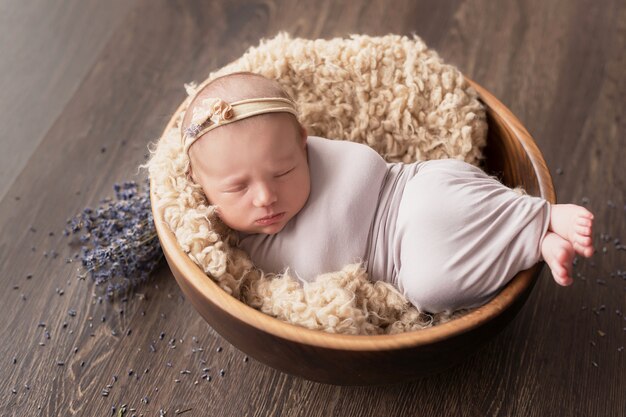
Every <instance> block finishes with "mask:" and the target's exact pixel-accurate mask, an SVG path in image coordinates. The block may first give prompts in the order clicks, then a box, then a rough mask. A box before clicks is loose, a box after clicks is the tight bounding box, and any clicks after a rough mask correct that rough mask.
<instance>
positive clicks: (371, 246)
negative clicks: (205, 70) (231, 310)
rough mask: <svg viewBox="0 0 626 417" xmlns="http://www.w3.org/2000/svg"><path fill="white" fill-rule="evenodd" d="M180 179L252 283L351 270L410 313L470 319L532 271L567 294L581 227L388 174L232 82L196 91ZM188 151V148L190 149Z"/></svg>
mask: <svg viewBox="0 0 626 417" xmlns="http://www.w3.org/2000/svg"><path fill="white" fill-rule="evenodd" d="M181 132H182V134H183V140H184V146H185V152H188V154H189V159H190V168H189V175H190V176H191V178H192V179H193V181H195V182H196V183H197V184H199V185H201V187H202V189H203V191H204V193H205V195H206V197H207V199H208V201H209V203H210V204H212V205H215V206H216V213H217V215H218V216H219V217H220V219H221V220H222V221H223V222H224V223H225V224H226V225H227V226H229V227H230V228H231V229H233V230H235V231H236V232H237V234H238V237H239V247H240V248H241V249H243V250H245V251H246V252H247V253H248V254H249V255H250V257H251V259H252V261H253V263H254V264H255V265H256V266H257V267H259V268H260V269H262V270H263V271H265V272H273V273H282V272H284V271H285V269H287V268H289V269H290V271H291V272H292V273H293V275H294V276H296V277H297V278H298V279H300V280H301V281H302V282H306V281H313V280H314V279H315V277H316V276H317V275H319V274H322V273H327V272H332V271H339V270H341V269H342V268H343V267H344V266H345V265H347V264H350V263H355V262H363V264H364V266H365V267H366V270H367V272H368V276H369V277H370V279H371V280H383V281H386V282H390V283H392V284H393V285H394V286H396V288H398V289H399V291H400V292H402V293H403V294H404V296H405V297H406V298H407V299H408V300H409V301H410V302H411V303H412V304H413V305H415V306H416V308H418V309H419V310H420V311H427V312H430V313H438V312H441V311H448V312H451V311H455V310H458V309H460V308H472V307H477V306H480V305H482V304H484V303H486V302H488V301H489V300H490V299H491V298H493V297H494V296H495V295H496V294H497V293H498V292H499V290H500V289H501V288H502V287H504V286H505V285H506V284H507V283H508V282H509V280H510V279H511V278H512V277H513V276H514V275H515V274H516V273H517V272H519V271H520V270H523V269H527V268H529V267H531V266H532V265H534V264H536V263H537V262H539V261H545V262H546V263H547V264H548V266H549V267H550V269H551V271H552V274H553V277H554V279H555V281H556V282H557V283H559V284H560V285H570V284H571V283H572V262H573V258H574V256H575V254H579V255H581V256H585V257H590V256H591V255H592V254H593V247H592V242H591V234H592V222H593V215H592V213H590V212H589V211H588V210H587V209H585V208H584V207H580V206H577V205H573V204H554V205H553V204H550V203H549V202H547V201H546V200H544V199H542V198H539V197H533V196H528V195H522V194H519V193H517V192H515V191H513V190H511V189H510V188H508V187H506V186H504V185H503V184H501V183H500V182H499V181H497V180H496V179H494V178H493V177H490V176H488V175H487V174H486V173H485V172H483V171H482V170H481V169H479V168H478V167H475V166H473V165H471V164H468V163H466V162H464V161H461V160H456V159H441V160H429V161H417V162H414V163H410V164H405V163H387V162H385V160H384V159H383V158H382V157H381V156H380V155H379V154H378V153H377V152H376V151H374V150H373V149H371V148H370V147H368V146H366V145H363V144H359V143H355V142H349V141H341V140H331V139H326V138H322V137H316V136H307V132H306V130H305V128H303V127H302V126H301V125H300V123H299V122H298V118H297V110H296V108H295V104H294V103H293V101H292V100H291V98H290V97H289V96H288V95H287V94H286V93H285V92H284V91H283V90H282V89H281V87H280V85H279V84H278V83H277V82H276V81H273V80H269V79H267V78H265V77H263V76H261V75H257V74H253V73H245V72H244V73H234V74H228V75H226V76H223V77H220V78H216V79H215V80H213V81H211V82H208V83H206V84H205V85H203V86H201V87H200V88H198V90H197V92H196V93H195V96H194V97H193V99H192V101H191V102H190V103H189V106H188V109H187V111H186V113H185V115H184V117H183V120H182V123H181ZM192 145H193V146H192Z"/></svg>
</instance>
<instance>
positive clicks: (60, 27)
mask: <svg viewBox="0 0 626 417" xmlns="http://www.w3.org/2000/svg"><path fill="white" fill-rule="evenodd" d="M57 3H58V2H57ZM55 6H57V5H55V4H54V3H51V2H50V1H46V0H37V1H28V2H22V1H15V0H10V1H3V2H2V3H1V4H0V39H2V41H1V42H0V74H2V76H1V77H0V91H2V96H0V126H3V139H1V140H0V198H2V197H3V196H4V195H5V193H6V192H7V191H8V189H9V187H10V185H11V183H12V182H13V180H14V179H15V178H16V177H17V175H18V174H19V173H20V171H21V170H22V168H23V167H24V166H25V164H26V162H27V161H28V158H29V157H30V155H31V154H32V153H33V151H34V150H35V148H36V147H37V145H39V143H40V142H41V140H42V139H43V137H44V136H45V134H46V132H47V131H48V129H50V126H51V125H52V123H54V120H55V119H56V118H57V117H58V116H59V114H61V112H62V111H63V108H64V107H65V104H66V103H67V101H68V100H69V99H70V98H71V97H72V95H73V94H74V92H75V91H76V89H77V88H78V87H79V85H80V83H81V81H82V79H83V77H84V76H85V74H86V73H87V72H88V71H89V70H90V69H91V67H92V65H93V63H94V61H95V59H96V58H97V57H98V54H99V53H100V51H101V49H102V47H103V46H104V45H105V44H106V41H107V40H108V39H109V36H110V35H111V33H113V32H114V31H115V29H116V28H117V26H118V23H119V22H120V21H121V19H122V18H123V17H124V16H126V14H127V13H128V10H129V9H130V8H131V7H132V6H133V2H129V1H122V0H116V1H109V2H106V3H105V2H99V1H93V0H91V1H84V0H80V1H77V0H71V1H64V2H63V4H62V5H60V4H59V5H58V6H62V7H55Z"/></svg>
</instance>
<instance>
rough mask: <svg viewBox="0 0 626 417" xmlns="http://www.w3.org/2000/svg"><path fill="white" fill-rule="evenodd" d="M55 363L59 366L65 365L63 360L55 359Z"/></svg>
mask: <svg viewBox="0 0 626 417" xmlns="http://www.w3.org/2000/svg"><path fill="white" fill-rule="evenodd" d="M57 365H59V366H64V365H65V362H62V361H57Z"/></svg>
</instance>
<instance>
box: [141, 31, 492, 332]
mask: <svg viewBox="0 0 626 417" xmlns="http://www.w3.org/2000/svg"><path fill="white" fill-rule="evenodd" d="M235 71H252V72H256V73H260V74H263V75H265V76H266V77H269V78H274V79H276V80H278V81H279V82H280V83H281V85H282V86H283V87H284V88H285V90H286V91H287V92H288V93H289V94H290V95H291V96H292V97H293V98H294V99H295V100H296V102H297V104H298V107H299V111H300V121H301V122H302V123H303V124H304V125H305V126H306V127H307V129H308V131H309V134H310V135H317V136H323V137H329V138H335V139H343V140H350V141H355V142H360V143H364V144H367V145H369V146H370V147H371V148H373V149H374V150H376V151H377V152H378V153H379V154H380V155H382V156H383V157H384V158H385V160H387V161H389V162H392V161H394V162H395V161H403V162H413V161H415V160H424V159H438V158H448V157H451V158H457V159H463V160H465V161H466V162H469V163H473V164H477V163H478V162H479V160H480V158H481V157H482V153H481V152H482V148H483V146H484V145H485V142H486V134H487V123H486V114H485V109H484V106H483V104H482V103H480V102H479V101H478V99H477V97H478V95H477V93H476V91H475V90H474V89H473V88H471V87H470V86H469V84H468V83H467V82H466V81H465V79H464V78H463V75H462V74H461V72H460V71H459V70H458V69H456V68H455V67H453V66H450V65H447V64H444V63H443V61H442V59H441V58H440V57H439V56H438V55H437V53H436V52H435V51H433V50H430V49H428V48H427V46H426V45H425V44H424V42H423V41H422V40H421V39H420V38H419V37H417V36H415V35H414V36H413V38H412V39H411V38H408V37H406V36H397V35H387V36H382V37H371V36H357V35H352V36H350V37H349V38H335V39H330V40H322V39H318V40H307V39H300V38H294V39H292V38H290V36H289V35H287V34H285V33H279V34H278V35H277V36H276V37H275V38H273V39H269V40H262V41H261V42H260V45H259V46H257V47H252V48H250V49H249V50H248V51H247V52H246V53H245V54H244V55H243V56H242V57H241V58H239V59H237V60H236V61H234V62H232V63H231V64H229V65H227V66H225V67H224V68H222V69H220V70H218V71H216V72H212V73H210V74H209V78H211V79H212V78H215V77H217V76H219V75H223V74H225V73H229V72H235ZM198 84H199V83H190V84H185V88H186V91H187V94H188V95H190V94H192V93H193V92H194V91H195V88H196V87H197V85H198ZM189 99H190V97H189V96H188V97H187V99H186V103H187V104H188V102H189ZM176 117H177V124H178V123H180V119H181V117H182V112H181V113H180V114H178V115H176ZM150 153H151V157H150V159H149V161H148V162H147V163H146V164H145V165H143V166H142V167H144V168H145V167H147V168H148V170H149V175H150V177H151V179H152V184H153V187H154V193H155V195H156V196H157V202H156V205H157V207H156V208H157V209H158V210H161V211H162V213H163V217H164V219H165V221H166V223H167V224H168V225H169V227H170V228H171V230H172V231H173V233H174V234H175V236H176V238H177V240H178V242H179V243H180V246H181V247H182V249H183V250H184V251H185V252H186V253H187V254H188V256H189V257H190V259H192V260H193V261H194V262H195V263H196V264H197V265H198V266H199V267H200V268H202V270H203V271H204V272H205V273H206V274H207V275H208V277H210V279H213V280H215V281H216V282H217V283H218V284H219V286H220V287H221V288H222V289H223V290H224V291H226V292H227V293H229V294H231V295H232V296H233V297H236V298H237V299H239V300H241V301H242V302H244V303H246V304H248V305H250V306H252V307H254V308H256V309H258V310H260V311H262V312H264V313H266V314H269V315H271V316H273V317H276V318H277V319H279V320H282V321H286V322H289V323H292V324H295V325H299V326H304V327H307V328H310V329H317V330H322V331H326V332H333V333H344V334H385V333H386V334H391V333H399V332H406V331H412V330H418V329H423V328H426V327H430V326H433V325H436V324H439V323H442V322H445V321H449V320H451V319H454V318H456V317H458V316H460V315H463V314H465V313H467V312H468V310H459V311H456V312H454V313H453V314H452V315H445V314H444V313H441V314H437V315H434V316H432V315H429V314H425V313H421V312H418V311H417V310H416V309H415V307H413V306H412V305H411V304H410V303H409V302H408V301H407V300H406V299H405V298H404V296H403V295H402V294H401V293H400V292H399V291H398V290H397V289H396V288H394V287H393V286H392V285H391V284H388V283H384V282H380V281H379V282H375V283H374V282H370V281H369V280H368V277H367V273H366V272H365V270H364V269H363V266H362V265H361V264H351V265H346V266H345V267H344V268H343V269H342V270H340V271H335V272H332V273H328V274H323V275H320V276H318V277H317V279H316V281H315V282H312V283H307V284H304V286H301V284H300V283H299V282H298V280H297V279H295V278H294V277H293V276H291V275H290V273H289V270H288V271H286V272H285V274H281V275H274V274H266V273H264V272H263V271H260V270H258V269H257V268H255V267H254V265H253V264H252V263H251V261H250V259H249V257H248V255H247V254H246V253H245V252H244V251H242V250H240V249H238V248H237V247H236V238H235V234H234V233H233V231H232V230H230V229H229V228H228V227H227V226H225V225H224V224H223V223H222V222H221V221H220V220H219V218H218V217H217V216H216V214H215V213H214V211H213V207H212V206H211V205H209V203H208V202H207V199H206V197H205V196H204V193H203V191H202V189H201V187H200V186H199V185H198V184H195V183H194V182H193V181H192V180H191V178H190V176H189V175H188V169H189V159H188V157H187V155H186V154H185V153H184V152H183V148H182V144H181V141H180V137H179V132H178V125H177V126H176V127H175V128H172V129H169V130H167V131H165V132H164V134H163V136H162V137H160V138H159V139H158V141H157V143H156V146H155V147H154V149H150Z"/></svg>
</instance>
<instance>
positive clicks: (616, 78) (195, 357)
mask: <svg viewBox="0 0 626 417" xmlns="http://www.w3.org/2000/svg"><path fill="white" fill-rule="evenodd" d="M444 3H445V4H444ZM41 13H47V11H46V10H42V11H41ZM87 17H89V16H87ZM87 17H86V18H87ZM67 30H70V28H68V29H67ZM278 30H286V31H288V32H290V33H292V34H294V35H297V36H303V37H310V38H314V37H322V38H330V37H333V36H343V35H348V34H350V33H367V34H371V35H380V34H386V33H399V34H410V33H416V34H418V35H419V36H420V37H422V39H423V40H424V41H425V42H426V44H427V45H428V46H429V47H431V48H433V49H435V50H437V51H438V53H439V54H440V56H442V57H443V58H444V60H445V61H446V62H448V63H452V64H454V65H457V66H458V67H459V68H460V69H461V71H463V72H464V73H466V74H468V75H469V76H470V77H471V78H472V79H474V80H475V81H477V82H478V83H479V84H480V85H482V86H484V87H485V88H486V89H487V90H489V91H490V92H491V93H493V94H494V95H495V96H496V97H497V98H498V99H500V101H502V102H503V103H504V104H505V105H506V106H507V107H509V108H510V109H511V110H512V112H513V113H514V114H515V115H516V116H517V117H518V118H519V119H520V121H521V122H522V124H523V125H524V126H525V127H526V128H527V129H528V131H529V132H530V134H531V135H532V136H533V138H535V140H536V142H537V144H538V146H539V148H540V149H541V151H542V153H543V155H544V157H545V159H546V162H547V165H548V168H549V169H550V171H551V173H552V175H553V178H554V183H555V187H556V192H557V196H558V200H559V202H576V203H579V204H580V203H581V202H582V199H583V197H584V198H587V199H588V203H586V204H587V206H588V207H589V208H590V209H591V210H592V211H593V212H594V214H595V215H596V227H595V230H594V244H595V245H596V247H597V249H598V253H596V254H595V255H594V257H593V258H592V259H591V260H590V261H583V260H580V261H579V262H578V264H577V266H576V269H575V273H577V274H580V276H577V277H575V283H574V285H572V286H571V287H566V288H564V287H560V286H558V285H557V284H556V283H555V282H554V281H553V280H552V277H551V276H550V274H549V271H548V270H547V269H545V270H544V273H543V274H542V276H541V277H540V279H539V281H538V282H537V285H536V286H535V288H534V289H533V292H532V293H531V295H530V297H529V299H528V301H527V303H526V304H525V306H524V308H523V309H522V311H520V313H519V315H518V316H517V318H516V319H515V320H514V321H513V322H512V323H511V324H510V325H509V326H508V327H507V328H506V329H505V330H504V331H503V332H502V333H501V334H500V335H499V336H498V337H497V338H496V339H495V340H493V341H492V342H490V343H488V344H487V345H486V346H485V347H484V348H483V349H481V350H480V351H479V352H478V353H477V354H475V355H474V356H472V358H471V359H470V360H468V361H466V362H465V363H463V364H462V365H460V366H458V367H455V368H453V369H450V370H449V371H446V372H444V373H442V374H439V375H435V376H433V377H431V378H428V379H426V380H421V381H417V382H414V383H409V384H396V385H389V386H383V387H368V388H365V387H335V386H330V385H323V384H317V383H312V382H308V381H305V380H302V379H298V378H294V377H291V376H288V375H286V374H283V373H280V372H277V371H274V370H272V369H271V368H268V367H266V366H264V365H262V364H260V363H259V362H256V361H255V360H253V359H250V360H249V361H248V362H244V360H243V359H244V355H243V354H242V353H241V352H239V351H238V350H237V349H236V348H234V347H233V346H232V345H230V344H228V343H227V342H225V341H224V340H223V339H222V338H221V337H220V336H219V335H217V334H216V333H215V332H214V331H213V330H212V329H211V328H210V327H209V326H208V325H207V324H206V323H205V322H204V321H203V320H202V318H201V317H200V316H199V315H198V314H197V313H196V312H195V310H194V309H193V308H192V307H191V305H190V304H189V302H188V301H187V300H184V299H183V297H182V294H181V292H180V290H179V289H178V286H177V285H176V283H175V282H174V280H173V279H172V275H171V272H170V271H169V270H168V269H167V268H166V267H165V266H164V267H163V268H161V269H160V270H159V272H158V274H156V276H155V277H154V281H153V283H152V284H151V285H148V286H146V287H145V288H144V289H143V290H142V292H143V293H145V294H146V297H147V298H146V299H143V300H140V299H139V298H136V299H133V300H129V301H128V302H126V303H119V304H118V305H108V304H106V302H103V303H102V304H99V303H98V302H97V298H95V297H92V292H93V290H94V288H93V284H92V283H91V282H89V281H81V280H78V279H77V278H76V276H77V273H76V271H75V269H76V265H75V264H66V263H65V262H64V258H65V257H66V256H70V254H71V253H72V252H71V251H70V249H69V248H68V247H67V246H66V243H65V242H66V241H65V239H64V238H63V236H62V235H61V230H62V228H63V226H64V225H65V220H66V218H68V217H70V216H71V215H73V214H74V213H77V212H78V211H80V210H81V209H82V208H83V207H85V206H92V207H94V206H97V204H98V201H99V200H100V199H101V198H103V197H105V196H110V195H112V185H113V183H115V182H120V181H123V180H128V179H139V178H141V177H142V176H143V175H144V174H141V175H137V174H136V168H137V165H138V164H139V163H141V162H143V160H144V154H145V153H146V146H147V144H148V143H149V142H150V141H153V140H155V139H156V138H157V136H158V135H159V134H160V132H161V130H162V128H163V126H165V124H166V123H167V121H168V120H169V116H170V115H171V114H172V112H173V111H174V110H175V109H176V106H177V105H178V104H179V103H180V102H181V101H182V99H183V98H184V96H185V92H184V89H183V83H185V82H189V81H191V80H201V79H204V78H205V77H206V76H207V75H208V73H209V72H210V71H211V70H213V69H215V68H218V67H219V66H221V65H223V64H225V63H227V62H230V61H231V60H232V59H234V58H236V57H238V56H240V55H241V54H242V53H243V52H244V51H245V49H246V48H247V47H248V46H250V45H254V44H257V43H258V41H259V39H260V38H262V37H272V36H274V35H275V34H276V32H277V31H278ZM50 36H53V34H50ZM624 51H626V4H624V2H623V1H622V2H620V1H617V0H607V1H605V2H602V3H601V4H600V3H598V2H591V1H583V0H576V1H565V0H555V1H552V2H541V1H538V0H525V1H522V2H507V3H506V4H505V3H504V2H489V1H485V0H473V1H466V2H437V3H434V2H428V1H419V2H412V1H408V0H407V1H397V2H393V3H390V2H382V1H379V2H366V1H354V2H350V3H349V4H347V3H345V2H330V1H321V2H315V3H307V4H305V5H297V4H296V3H295V2H287V1H285V2H278V1H253V2H243V1H228V2H227V1H215V2H200V1H197V2H193V1H192V2H169V1H147V0H138V1H137V2H136V4H135V5H134V7H133V8H132V9H130V10H129V12H128V13H127V16H126V18H125V20H123V21H122V22H121V23H120V24H119V26H117V27H116V28H115V30H114V32H113V33H112V35H111V37H110V39H109V40H108V41H107V42H106V45H105V47H104V48H103V49H102V50H101V51H100V52H99V53H98V54H97V58H96V60H95V61H94V63H93V65H92V66H91V69H90V71H89V72H88V73H87V74H86V76H85V77H84V79H83V80H82V82H81V83H80V85H79V86H78V88H77V89H76V91H75V92H74V93H73V95H72V96H71V98H70V99H69V101H67V103H66V105H65V107H63V109H62V111H61V112H60V113H59V116H58V118H57V119H56V121H55V122H54V123H53V124H52V125H51V126H50V128H49V129H48V131H47V133H46V134H45V136H44V138H43V139H42V140H41V143H40V144H39V146H38V147H37V148H36V149H34V150H33V152H32V155H31V156H30V158H29V159H28V163H27V164H26V166H25V167H24V169H23V170H22V171H21V172H20V173H19V175H18V176H17V177H16V179H15V181H14V182H13V183H12V185H11V186H10V188H9V189H8V191H7V193H6V195H5V197H4V199H3V200H2V201H1V202H0V268H1V269H0V277H1V278H0V280H1V281H0V282H1V283H2V289H3V291H0V312H1V314H0V317H1V318H0V331H1V332H2V336H3V339H2V343H1V344H0V375H1V376H2V378H1V380H0V392H1V393H2V394H3V395H2V396H0V415H2V416H5V415H6V416H10V415H88V416H92V415H111V407H112V406H115V407H117V408H118V409H119V407H120V405H122V404H124V403H126V404H128V405H129V406H130V407H134V408H136V409H137V412H136V413H137V415H140V414H144V415H146V416H148V415H159V410H160V409H163V410H166V411H167V416H171V415H175V411H176V410H177V409H179V410H185V409H187V408H192V410H191V411H188V412H186V413H185V414H182V415H183V416H185V417H187V416H196V415H197V416H201V415H209V414H210V415H215V416H230V415H237V416H240V415H250V416H253V415H263V416H275V415H276V416H277V415H281V416H300V415H307V416H309V415H310V416H326V415H330V414H333V415H346V416H357V415H374V416H376V415H412V416H414V415H441V414H443V415H455V416H513V415H523V416H542V417H543V416H546V415H566V416H602V417H603V416H622V415H623V410H624V409H626V397H625V396H624V395H623V394H624V392H625V391H626V359H625V355H626V351H625V350H624V349H623V348H622V350H619V348H620V347H623V346H624V345H626V343H625V335H626V331H625V330H624V328H625V327H626V320H624V315H623V313H624V311H626V306H625V304H626V300H625V294H626V291H625V287H626V281H624V279H623V278H622V277H620V276H618V273H617V272H618V271H624V270H626V262H625V260H626V252H625V251H623V250H618V249H616V247H615V246H616V245H615V243H614V242H615V241H614V239H622V240H624V239H626V223H625V220H626V219H625V217H626V211H625V210H624V206H625V205H626V195H625V190H626V187H625V184H624V179H625V178H624V168H623V167H624V163H623V161H624V160H625V157H626V155H625V153H626V150H625V149H626V147H625V146H624V145H625V144H626V142H625V140H624V137H623V132H624V128H625V122H624V120H625V116H626V114H625V113H626V111H625V106H624V100H623V97H624V96H625V94H626V81H625V79H624V77H623V74H624V69H625V68H626V63H625V58H626V53H625V52H624ZM41 71H42V72H45V71H46V68H42V69H41ZM29 93H30V94H34V93H35V92H34V91H31V92H29ZM2 99H4V98H0V100H2ZM23 117H24V118H23V119H22V120H21V121H20V123H29V122H30V119H28V117H27V116H26V115H24V116H23ZM5 140H6V139H5ZM122 140H126V144H124V145H123V144H122ZM103 146H104V147H106V150H105V152H101V148H102V147H103ZM557 169H559V171H558V172H561V171H560V170H562V174H561V175H559V174H558V173H557ZM78 191H80V194H77V192H78ZM16 197H20V199H19V200H17V199H16ZM30 225H33V226H35V228H36V230H37V231H36V232H31V231H29V226H30ZM49 231H54V232H55V234H54V235H53V236H49V235H48V232H49ZM607 235H608V236H609V237H608V238H607ZM33 246H34V247H35V251H34V252H32V251H31V248H32V247H33ZM604 247H606V252H604V251H603V248H604ZM51 249H55V250H56V251H57V252H59V256H58V257H57V258H56V259H52V258H51V257H48V258H46V257H44V256H43V252H44V251H50V250H51ZM27 274H33V277H32V278H31V279H26V275H27ZM611 274H612V275H611ZM598 280H600V281H598ZM14 286H18V287H19V288H18V289H17V290H13V287H14ZM157 286H158V288H157ZM56 288H62V289H63V290H64V291H65V292H64V294H63V295H62V296H59V295H58V294H57V293H56V292H55V289H56ZM20 294H24V295H25V297H26V299H25V300H22V298H21V297H20ZM71 308H73V309H76V311H77V314H76V316H75V317H71V316H69V315H68V314H67V311H68V309H71ZM121 310H123V311H124V312H123V314H120V311H121ZM142 312H144V314H143V315H142ZM618 312H619V313H618ZM102 316H105V317H106V321H105V322H101V317H102ZM89 317H91V320H89ZM42 321H43V322H44V323H45V325H46V327H45V328H43V327H38V324H39V322H42ZM63 322H67V323H68V326H67V328H65V329H64V328H63V327H62V323H63ZM89 323H91V324H92V327H91V328H90V327H89ZM128 329H131V330H132V332H131V334H130V335H127V331H128ZM45 330H48V331H49V332H50V339H46V338H45V334H44V332H45ZM112 330H115V331H116V332H117V333H116V335H115V336H114V335H112V333H111V332H112ZM70 331H72V333H71V334H70ZM162 331H163V332H165V337H164V339H163V340H160V339H159V334H160V333H161V332H162ZM598 331H602V332H603V333H599V332H598ZM92 334H93V336H92ZM601 334H604V336H602V335H601ZM194 336H195V337H196V338H197V343H196V342H194V340H193V339H192V338H193V337H194ZM171 338H175V339H176V343H175V344H174V345H175V346H176V348H172V347H170V346H172V344H171V343H170V342H169V341H170V339H171ZM181 339H182V341H181ZM39 342H43V343H45V346H39V344H38V343H39ZM592 342H593V344H592ZM151 343H152V344H153V345H154V346H155V348H156V352H151V350H150V344H151ZM218 346H221V347H222V348H223V350H222V351H221V352H217V351H216V349H217V347H218ZM74 347H77V348H78V350H77V352H76V353H74V352H73V349H74ZM196 347H201V348H203V349H204V350H203V351H197V350H196V351H193V350H192V349H194V348H196ZM14 357H15V358H16V363H15V364H13V361H12V359H13V358H14ZM201 359H203V360H206V363H205V364H202V363H201V362H200V360H201ZM57 361H63V362H64V365H63V366H60V365H57ZM83 361H84V362H85V363H84V365H83V366H80V365H81V362H83ZM168 363H170V364H171V367H170V366H168ZM594 363H595V364H597V366H594ZM205 366H206V367H209V368H210V369H211V370H210V372H209V373H210V374H211V375H212V378H213V379H212V381H210V382H208V381H206V380H203V379H201V378H200V376H201V374H202V372H201V370H202V368H203V367H205ZM131 368H132V370H133V374H132V375H131V376H129V375H128V372H129V370H130V369H131ZM146 369H149V371H148V372H147V373H144V372H145V370H146ZM186 369H188V370H189V371H190V372H191V373H190V374H181V373H180V372H181V371H183V370H186ZM220 369H224V370H225V371H226V373H225V376H224V377H220V375H219V370H220ZM114 375H117V376H118V380H117V382H113V379H112V378H113V376H114ZM137 377H138V379H137ZM175 379H179V380H180V382H178V383H177V382H175V381H174V380H175ZM195 380H199V383H198V385H194V381H195ZM25 384H27V385H28V388H26V386H25ZM107 384H113V387H112V388H111V389H110V394H109V395H108V397H103V396H102V395H101V391H102V389H103V388H105V387H106V385H107ZM156 388H158V391H156ZM12 389H15V391H16V394H13V393H12V391H11V390H12ZM145 396H147V397H148V402H147V404H146V403H144V402H142V398H144V397H145ZM38 407H41V409H38ZM126 415H127V416H128V415H132V413H127V414H126Z"/></svg>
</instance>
